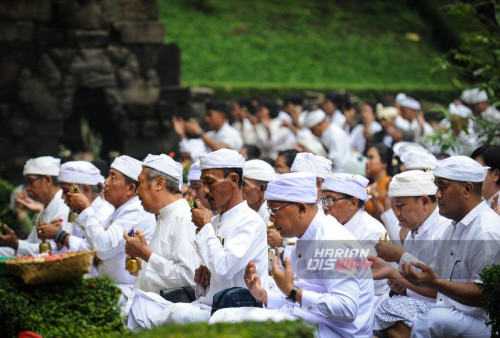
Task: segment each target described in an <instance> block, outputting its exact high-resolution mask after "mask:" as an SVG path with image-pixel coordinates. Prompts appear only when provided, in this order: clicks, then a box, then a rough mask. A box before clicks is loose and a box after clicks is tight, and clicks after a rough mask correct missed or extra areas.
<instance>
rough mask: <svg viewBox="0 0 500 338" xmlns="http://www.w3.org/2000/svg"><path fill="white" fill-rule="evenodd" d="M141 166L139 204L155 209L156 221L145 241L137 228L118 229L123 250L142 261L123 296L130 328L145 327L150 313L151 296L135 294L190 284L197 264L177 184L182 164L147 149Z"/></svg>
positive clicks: (191, 230)
mask: <svg viewBox="0 0 500 338" xmlns="http://www.w3.org/2000/svg"><path fill="white" fill-rule="evenodd" d="M142 166H143V169H142V172H141V174H140V175H139V186H138V188H137V194H138V195H139V198H140V200H141V202H142V205H143V207H144V209H145V210H146V211H149V212H152V213H154V214H156V215H158V222H157V225H156V230H155V233H154V234H153V238H152V239H151V243H150V245H148V243H147V240H146V238H145V237H144V234H142V233H141V232H139V234H138V236H136V237H129V236H128V235H127V233H126V232H124V234H123V236H124V238H125V240H126V244H125V251H126V253H127V254H128V255H130V256H132V257H138V258H140V259H142V260H143V261H144V264H143V266H142V269H141V270H140V271H139V276H138V277H137V279H136V281H135V283H134V296H131V297H130V298H129V300H128V303H129V304H128V307H130V306H131V308H130V312H129V316H128V327H129V328H130V329H135V328H136V327H137V326H142V327H146V328H149V327H150V323H149V317H150V316H151V315H152V313H151V312H150V311H151V310H153V313H154V309H155V308H156V307H155V306H154V304H151V303H152V301H151V299H148V297H141V296H142V295H143V294H144V293H143V292H153V293H156V294H158V293H159V292H160V290H162V289H170V288H175V287H183V286H193V287H194V270H195V269H196V268H197V267H198V266H199V264H200V262H199V256H198V253H197V252H196V249H195V246H194V239H195V229H196V228H195V226H194V224H193V223H192V222H191V209H190V207H189V205H188V203H187V201H186V200H184V199H183V198H182V195H181V192H180V189H179V185H180V184H182V165H181V164H180V163H178V162H176V161H174V160H173V159H171V158H170V157H169V156H167V155H165V154H161V155H151V154H150V155H148V156H147V157H146V158H145V159H144V162H143V165H142ZM136 295H139V297H137V296H136Z"/></svg>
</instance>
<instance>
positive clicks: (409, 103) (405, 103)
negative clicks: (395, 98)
mask: <svg viewBox="0 0 500 338" xmlns="http://www.w3.org/2000/svg"><path fill="white" fill-rule="evenodd" d="M400 105H401V106H402V107H406V108H410V109H413V110H420V108H421V107H420V103H419V102H418V101H417V100H415V99H414V98H413V97H409V96H407V97H406V98H405V99H403V100H401V103H400Z"/></svg>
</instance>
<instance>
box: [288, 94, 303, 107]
mask: <svg viewBox="0 0 500 338" xmlns="http://www.w3.org/2000/svg"><path fill="white" fill-rule="evenodd" d="M303 102H304V98H303V97H302V95H300V94H291V95H288V96H287V97H285V98H284V99H283V103H284V104H285V105H286V104H288V103H292V104H295V105H298V106H302V104H303Z"/></svg>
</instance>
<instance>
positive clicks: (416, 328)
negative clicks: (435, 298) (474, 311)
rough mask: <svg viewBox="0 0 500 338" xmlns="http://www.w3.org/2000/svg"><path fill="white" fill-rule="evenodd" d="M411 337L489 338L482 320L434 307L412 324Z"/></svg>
mask: <svg viewBox="0 0 500 338" xmlns="http://www.w3.org/2000/svg"><path fill="white" fill-rule="evenodd" d="M411 336H412V338H413V337H415V338H416V337H419V338H420V337H490V336H491V330H490V328H489V327H488V326H487V325H486V323H485V321H484V320H481V319H478V318H475V317H472V316H469V315H466V314H465V313H463V312H461V311H458V310H455V309H451V308H442V307H434V308H432V309H430V310H429V311H427V312H426V313H424V314H422V315H420V316H418V317H417V318H416V319H415V320H414V322H413V329H412V332H411Z"/></svg>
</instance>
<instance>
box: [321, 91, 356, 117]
mask: <svg viewBox="0 0 500 338" xmlns="http://www.w3.org/2000/svg"><path fill="white" fill-rule="evenodd" d="M325 97H326V99H327V100H329V101H332V102H333V103H334V104H335V107H336V109H338V110H340V111H341V112H343V111H344V110H348V109H351V108H352V103H351V98H350V96H349V93H347V92H344V93H337V92H329V93H326V94H325Z"/></svg>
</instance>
